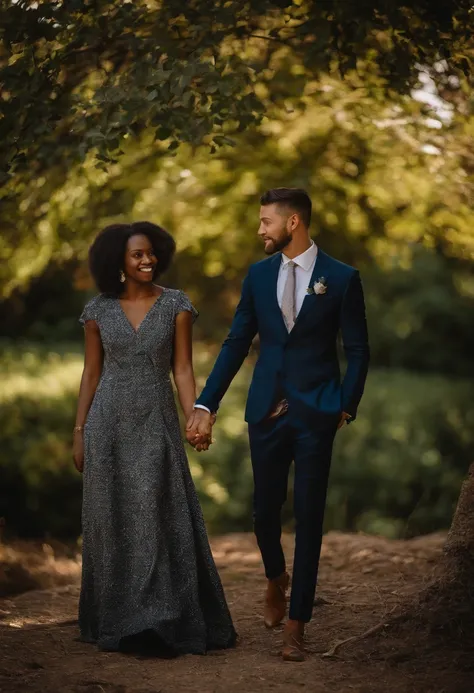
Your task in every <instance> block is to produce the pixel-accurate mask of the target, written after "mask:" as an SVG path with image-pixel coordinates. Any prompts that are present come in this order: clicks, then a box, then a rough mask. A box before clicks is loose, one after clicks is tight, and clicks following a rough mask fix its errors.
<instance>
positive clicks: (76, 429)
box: [72, 426, 84, 433]
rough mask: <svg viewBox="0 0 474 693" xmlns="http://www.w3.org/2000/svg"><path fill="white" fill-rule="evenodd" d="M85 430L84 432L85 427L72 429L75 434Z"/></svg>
mask: <svg viewBox="0 0 474 693" xmlns="http://www.w3.org/2000/svg"><path fill="white" fill-rule="evenodd" d="M83 430H84V426H74V428H73V429H72V432H73V433H79V431H83Z"/></svg>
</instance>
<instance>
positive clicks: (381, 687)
mask: <svg viewBox="0 0 474 693" xmlns="http://www.w3.org/2000/svg"><path fill="white" fill-rule="evenodd" d="M444 539H445V536H443V535H431V536H427V537H420V538H417V539H411V540H409V541H388V540H386V539H382V538H378V537H369V536H363V535H348V534H339V533H336V532H331V533H329V534H328V535H327V536H326V537H325V540H324V544H323V553H322V560H321V570H320V575H319V588H318V599H317V600H316V605H315V609H314V618H313V620H312V622H311V623H310V624H309V627H308V629H307V645H308V647H307V649H308V658H307V660H306V661H305V662H303V663H300V664H296V663H286V662H283V661H282V660H281V659H280V658H279V649H280V641H281V629H277V630H275V631H267V630H266V629H265V628H264V626H263V623H262V613H261V612H262V597H263V590H264V577H263V572H262V568H261V563H260V556H259V553H258V550H257V548H256V545H255V541H254V538H253V536H252V535H248V534H233V535H227V536H224V537H220V538H216V539H214V540H213V541H212V547H213V551H214V556H215V559H216V562H217V564H218V567H219V570H220V573H221V576H222V580H223V583H224V586H225V589H226V593H227V598H228V602H229V606H230V608H231V611H232V614H233V617H234V621H235V625H236V628H237V630H238V633H239V642H238V645H237V647H236V648H235V649H233V650H228V651H224V652H217V653H212V654H209V655H207V656H201V657H199V656H186V657H181V658H178V659H174V660H165V659H156V658H139V657H136V656H130V655H123V654H117V653H101V652H98V651H97V649H96V648H95V647H93V646H91V645H85V644H83V643H80V642H78V641H77V640H76V638H77V635H78V632H77V623H76V609H77V600H78V594H79V583H78V580H79V562H78V560H77V558H76V557H74V556H73V555H72V556H70V557H69V558H68V557H65V556H62V557H61V556H60V557H58V555H57V551H56V552H55V551H53V549H51V548H48V547H47V548H46V549H45V550H43V551H42V552H41V551H40V552H35V551H33V550H32V549H31V546H30V548H29V553H28V546H27V545H24V546H17V547H15V548H8V547H5V546H3V547H0V549H2V550H0V590H3V594H5V593H6V591H7V588H8V585H10V588H11V584H12V578H15V580H14V582H15V581H16V584H20V585H21V584H22V585H24V588H25V589H29V591H26V592H23V593H22V594H19V595H17V596H10V597H9V598H5V597H4V598H3V599H0V653H1V654H0V692H1V693H49V692H50V691H51V692H52V693H181V692H184V691H186V692H189V693H193V692H197V691H200V693H234V692H237V691H239V692H240V691H244V690H246V691H249V693H253V692H255V693H260V692H263V691H271V692H272V693H273V692H275V693H277V692H278V691H282V692H283V691H285V693H294V692H296V691H301V690H306V691H310V692H311V693H323V692H324V693H392V691H393V692H397V693H398V692H400V693H435V692H436V693H471V692H472V691H474V684H471V683H470V678H471V677H472V675H473V673H474V651H472V650H470V652H471V653H472V654H471V656H469V647H470V646H469V645H467V646H466V647H467V649H465V648H464V646H460V645H459V644H454V643H451V644H448V643H446V642H443V641H440V640H429V639H426V636H421V635H419V634H417V633H408V634H407V633H406V632H405V633H404V634H400V635H398V636H397V635H396V634H395V635H394V634H393V633H391V634H390V635H386V634H384V631H379V632H378V634H377V635H376V636H374V637H372V638H370V637H369V638H366V639H363V640H357V641H355V642H352V643H348V644H346V645H345V646H343V647H341V648H340V649H339V650H338V651H337V653H336V655H335V656H333V657H325V656H323V655H324V653H325V652H327V651H328V650H329V649H330V648H331V646H332V645H333V644H334V643H335V642H337V641H338V640H342V639H345V638H348V637H350V636H353V635H358V634H361V633H363V632H364V631H366V630H367V629H369V628H370V627H371V626H374V625H375V624H377V623H379V622H381V621H385V620H386V619H387V618H388V615H389V614H390V613H391V612H392V610H393V609H394V608H395V607H397V606H399V605H400V604H401V603H403V602H409V598H410V596H411V595H413V594H415V593H416V592H418V591H419V590H420V589H421V588H422V587H423V585H424V584H426V582H427V581H428V580H429V578H430V575H431V573H432V570H433V567H434V565H435V563H436V561H437V559H438V558H439V556H440V554H441V549H442V545H443V542H444ZM284 543H285V550H286V553H287V556H288V558H290V557H291V556H292V549H293V537H292V536H291V535H285V537H284ZM22 552H23V553H22ZM28 556H29V558H28ZM15 557H16V558H15ZM25 565H26V566H27V567H26V568H25ZM38 585H40V586H42V587H43V589H31V588H32V587H35V586H38ZM44 587H46V589H44ZM10 591H11V589H10Z"/></svg>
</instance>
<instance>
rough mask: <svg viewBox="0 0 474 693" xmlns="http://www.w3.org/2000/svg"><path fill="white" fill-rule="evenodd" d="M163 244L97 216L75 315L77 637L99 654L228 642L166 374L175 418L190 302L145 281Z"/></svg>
mask: <svg viewBox="0 0 474 693" xmlns="http://www.w3.org/2000/svg"><path fill="white" fill-rule="evenodd" d="M174 251H175V243H174V241H173V239H172V238H171V236H170V235H169V234H168V233H167V232H166V231H164V230H163V229H161V228H159V227H158V226H155V225H154V224H151V223H148V222H138V223H135V224H115V225H113V226H109V227H107V228H106V229H104V230H103V231H102V232H101V233H100V234H99V235H98V237H97V238H96V240H95V241H94V243H93V244H92V246H91V248H90V251H89V263H90V269H91V273H92V275H93V277H94V279H95V281H96V283H97V286H98V288H99V290H100V291H101V293H100V294H99V295H98V296H96V297H95V298H93V299H92V300H91V301H89V303H88V304H87V305H86V307H85V308H84V311H83V313H82V315H81V318H80V321H81V322H82V324H83V325H84V328H85V364H84V373H83V376H82V381H81V388H80V393H79V403H78V409H77V417H76V426H75V428H74V453H73V456H74V462H75V465H76V467H77V469H78V470H79V471H81V472H82V471H83V472H84V497H83V511H82V523H83V568H82V589H81V597H80V604H79V625H80V631H81V639H82V640H84V641H86V642H93V643H97V645H98V646H99V648H100V649H102V650H122V649H126V650H130V649H132V650H137V649H143V648H145V647H146V649H147V650H149V648H150V646H152V647H153V648H154V649H157V650H158V651H162V652H163V653H166V654H181V653H196V654H201V653H204V652H206V651H207V650H209V649H214V648H225V647H230V646H232V645H233V644H234V642H235V631H234V628H233V626H232V621H231V617H230V614H229V611H228V608H227V604H226V601H225V597H224V593H223V590H222V586H221V583H220V580H219V576H218V574H217V570H216V567H215V564H214V561H213V558H212V554H211V551H210V548H209V543H208V540H207V535H206V529H205V525H204V521H203V518H202V514H201V509H200V506H199V501H198V499H197V496H196V492H195V488H194V484H193V481H192V478H191V475H190V472H189V468H188V463H187V459H186V454H185V451H184V446H183V442H182V438H181V431H180V425H179V419H178V413H177V410H176V405H175V401H174V397H173V389H172V385H171V380H170V371H171V370H172V372H173V376H174V381H175V384H176V388H177V391H178V397H179V401H180V404H181V408H182V410H183V413H184V416H185V418H186V420H187V419H188V418H189V416H190V414H191V412H192V410H193V405H194V401H195V397H196V392H195V382H194V374H193V367H192V344H191V333H192V322H193V320H194V319H195V317H196V316H197V312H196V310H195V309H194V308H193V306H192V305H191V303H190V302H189V299H188V298H187V297H186V296H185V294H184V293H183V292H182V291H177V290H173V289H165V288H163V287H161V286H157V285H156V284H155V283H154V281H155V279H156V278H157V276H158V275H159V274H161V273H163V272H164V271H165V270H166V269H167V268H168V266H169V264H170V262H171V259H172V256H173V254H174ZM193 442H194V441H193ZM202 442H203V447H204V448H206V447H207V446H208V445H209V441H202Z"/></svg>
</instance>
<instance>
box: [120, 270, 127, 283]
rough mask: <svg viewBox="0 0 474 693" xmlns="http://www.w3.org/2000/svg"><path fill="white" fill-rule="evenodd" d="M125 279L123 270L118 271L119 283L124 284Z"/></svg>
mask: <svg viewBox="0 0 474 693" xmlns="http://www.w3.org/2000/svg"><path fill="white" fill-rule="evenodd" d="M125 279H126V277H125V274H124V273H123V270H120V281H121V282H122V284H123V283H124V282H125Z"/></svg>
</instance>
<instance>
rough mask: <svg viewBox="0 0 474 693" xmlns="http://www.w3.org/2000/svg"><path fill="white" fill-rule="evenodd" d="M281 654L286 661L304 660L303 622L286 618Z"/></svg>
mask: <svg viewBox="0 0 474 693" xmlns="http://www.w3.org/2000/svg"><path fill="white" fill-rule="evenodd" d="M281 655H282V657H283V659H284V660H285V661H286V662H304V659H305V654H304V622H303V621H292V620H291V619H288V621H287V622H286V624H285V630H284V631H283V649H282V651H281Z"/></svg>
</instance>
